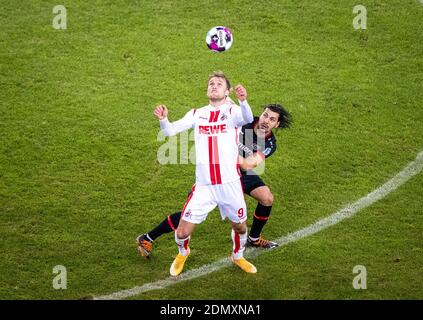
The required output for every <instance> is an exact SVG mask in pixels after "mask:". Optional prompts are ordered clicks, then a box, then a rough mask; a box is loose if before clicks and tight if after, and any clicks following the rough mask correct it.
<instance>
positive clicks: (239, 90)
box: [235, 84, 254, 125]
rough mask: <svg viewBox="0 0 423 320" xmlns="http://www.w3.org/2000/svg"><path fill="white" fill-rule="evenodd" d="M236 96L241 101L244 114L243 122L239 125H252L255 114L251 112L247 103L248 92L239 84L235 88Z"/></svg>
mask: <svg viewBox="0 0 423 320" xmlns="http://www.w3.org/2000/svg"><path fill="white" fill-rule="evenodd" d="M235 94H236V97H237V99H238V101H239V105H240V107H241V114H242V121H241V123H239V124H238V125H244V124H246V123H251V122H253V120H254V116H253V112H252V111H251V107H250V105H249V104H248V102H247V90H245V88H244V87H243V86H242V85H240V84H238V85H237V86H236V87H235Z"/></svg>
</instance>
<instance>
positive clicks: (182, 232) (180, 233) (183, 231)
mask: <svg viewBox="0 0 423 320" xmlns="http://www.w3.org/2000/svg"><path fill="white" fill-rule="evenodd" d="M176 236H177V237H178V238H179V239H185V238H188V237H189V236H190V233H189V230H187V228H184V227H183V226H178V228H177V229H176Z"/></svg>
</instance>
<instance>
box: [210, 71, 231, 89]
mask: <svg viewBox="0 0 423 320" xmlns="http://www.w3.org/2000/svg"><path fill="white" fill-rule="evenodd" d="M211 78H222V79H225V81H226V86H227V87H228V90H230V89H231V83H230V82H229V79H228V78H227V77H226V75H225V74H224V73H223V71H213V72H212V73H211V74H209V80H208V81H210V79H211Z"/></svg>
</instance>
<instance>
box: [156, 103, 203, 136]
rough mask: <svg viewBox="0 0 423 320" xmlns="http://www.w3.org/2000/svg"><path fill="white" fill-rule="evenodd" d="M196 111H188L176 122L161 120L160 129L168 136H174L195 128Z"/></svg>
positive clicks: (166, 119)
mask: <svg viewBox="0 0 423 320" xmlns="http://www.w3.org/2000/svg"><path fill="white" fill-rule="evenodd" d="M195 111H196V109H192V110H190V111H188V112H187V113H186V114H185V116H184V117H183V118H182V119H179V120H177V121H175V122H169V120H168V118H165V119H163V120H160V129H162V131H163V133H164V134H165V135H166V136H174V135H176V134H178V133H179V132H182V131H185V130H188V129H191V128H193V127H194V123H195V118H194V114H195Z"/></svg>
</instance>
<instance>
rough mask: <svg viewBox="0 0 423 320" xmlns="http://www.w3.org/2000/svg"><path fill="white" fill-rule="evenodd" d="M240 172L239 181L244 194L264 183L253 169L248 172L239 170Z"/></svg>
mask: <svg viewBox="0 0 423 320" xmlns="http://www.w3.org/2000/svg"><path fill="white" fill-rule="evenodd" d="M241 173H242V175H241V183H242V187H243V189H244V193H245V194H248V195H250V193H251V191H253V190H254V189H256V188H258V187H263V186H265V185H266V184H265V183H264V182H263V180H261V178H260V177H259V176H258V175H257V174H255V173H254V172H253V171H248V174H247V172H245V171H241Z"/></svg>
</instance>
